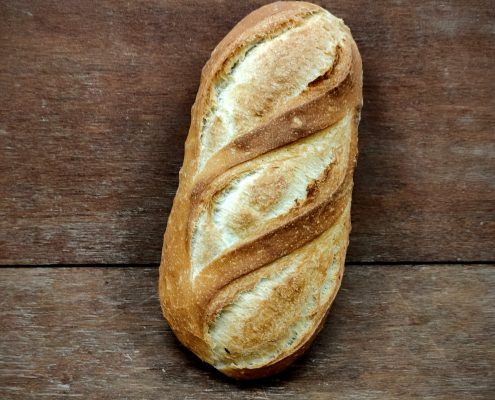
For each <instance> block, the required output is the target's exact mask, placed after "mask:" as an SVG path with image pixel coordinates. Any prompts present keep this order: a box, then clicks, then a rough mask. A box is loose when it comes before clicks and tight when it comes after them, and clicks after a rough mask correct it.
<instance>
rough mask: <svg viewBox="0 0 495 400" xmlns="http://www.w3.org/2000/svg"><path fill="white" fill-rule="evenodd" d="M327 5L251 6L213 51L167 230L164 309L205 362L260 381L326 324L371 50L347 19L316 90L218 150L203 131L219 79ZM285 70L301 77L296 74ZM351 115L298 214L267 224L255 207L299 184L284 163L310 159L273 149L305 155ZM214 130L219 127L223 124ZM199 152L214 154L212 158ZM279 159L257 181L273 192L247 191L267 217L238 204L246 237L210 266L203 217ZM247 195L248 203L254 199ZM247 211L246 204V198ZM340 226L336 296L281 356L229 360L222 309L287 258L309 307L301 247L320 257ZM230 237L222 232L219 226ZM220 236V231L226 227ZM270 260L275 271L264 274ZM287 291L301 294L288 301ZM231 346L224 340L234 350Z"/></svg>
mask: <svg viewBox="0 0 495 400" xmlns="http://www.w3.org/2000/svg"><path fill="white" fill-rule="evenodd" d="M321 13H324V10H323V9H321V8H320V7H318V6H316V5H313V4H310V3H304V2H277V3H273V4H270V5H267V6H264V7H261V8H260V9H258V10H256V11H254V12H253V13H251V14H250V15H248V16H247V17H246V18H244V19H243V20H242V21H241V22H240V23H239V24H238V25H236V27H234V29H233V30H232V31H231V32H230V33H229V34H228V35H227V36H226V37H225V38H224V39H223V40H222V41H221V42H220V44H219V45H218V46H217V47H216V49H215V50H214V51H213V53H212V56H211V58H210V60H209V61H208V63H207V64H206V65H205V67H204V69H203V72H202V77H201V85H200V88H199V90H198V95H197V98H196V102H195V104H194V106H193V108H192V120H191V127H190V130H189V134H188V137H187V140H186V146H185V156H184V164H183V166H182V168H181V171H180V183H179V188H178V191H177V194H176V197H175V199H174V204H173V207H172V211H171V213H170V216H169V221H168V225H167V230H166V233H165V237H164V247H163V252H162V259H161V264H160V280H159V291H160V301H161V305H162V309H163V313H164V316H165V318H166V319H167V321H168V323H169V324H170V326H171V328H172V329H173V331H174V333H175V334H176V335H177V337H178V338H179V340H180V341H181V342H182V343H183V344H184V345H186V346H187V347H188V348H190V349H191V350H192V351H193V352H194V353H196V354H197V355H198V356H199V357H200V358H201V359H203V360H204V361H207V362H210V363H213V364H214V365H215V366H216V367H217V368H219V369H220V370H221V371H222V372H224V373H225V374H227V375H229V376H232V377H235V378H240V379H245V378H257V377H262V376H267V375H270V374H273V373H276V372H278V371H280V370H282V369H283V368H285V367H286V366H287V365H289V364H290V363H291V362H292V361H293V360H294V359H295V358H297V357H298V356H299V355H300V354H302V352H304V350H305V349H306V348H307V347H308V346H309V343H310V342H311V341H312V340H313V338H314V337H315V336H316V334H317V332H318V331H319V330H320V329H321V327H322V324H323V321H324V319H325V316H326V314H327V312H328V309H329V307H330V305H331V303H332V301H333V298H334V297H335V295H336V293H337V290H338V287H339V285H340V280H341V277H342V273H343V267H344V257H345V251H346V247H347V241H348V233H349V230H350V221H349V209H350V201H351V192H352V174H353V170H354V165H355V160H356V157H357V125H358V122H359V113H360V108H361V104H362V98H361V90H362V88H361V85H362V82H361V80H362V69H361V59H360V56H359V52H358V50H357V47H356V45H355V43H354V41H353V40H352V37H351V35H350V32H349V31H348V29H347V28H346V27H345V26H344V25H343V24H341V25H339V27H338V34H339V35H340V36H339V39H338V43H337V46H336V50H335V55H333V60H334V61H333V64H332V65H331V66H330V69H329V70H328V71H327V72H326V73H325V74H323V75H322V76H320V77H318V79H315V80H314V81H313V82H309V84H308V85H307V88H306V89H305V90H303V91H302V92H301V93H299V94H298V95H297V96H295V97H290V98H289V97H288V98H287V101H286V102H285V104H283V105H282V106H278V108H277V107H275V106H273V107H272V109H270V112H268V111H267V112H266V115H262V116H260V118H259V123H257V124H254V125H253V126H252V127H250V126H248V128H246V129H245V130H241V129H240V128H239V129H238V130H239V131H240V134H239V135H238V136H234V137H231V138H230V139H229V140H228V141H227V142H226V143H225V144H224V145H223V146H217V148H214V151H213V152H211V154H210V155H209V156H208V157H206V156H205V155H204V154H205V148H206V146H205V144H204V143H203V142H202V139H201V137H200V136H201V135H202V134H205V133H204V132H203V130H204V129H205V128H204V126H205V119H206V118H207V116H209V115H211V114H212V111H211V110H212V109H213V108H214V106H215V105H216V104H217V103H218V99H216V98H215V92H214V88H215V87H217V86H218V85H219V83H218V82H220V81H221V79H223V77H224V76H228V75H229V74H230V73H231V72H232V70H233V68H232V64H233V63H234V62H235V60H236V57H237V58H239V57H241V62H242V61H243V60H244V59H245V58H246V56H245V55H243V54H244V53H245V52H246V48H247V46H255V45H257V43H263V42H264V41H266V40H268V39H270V38H272V37H276V35H280V32H285V31H287V30H289V31H290V30H291V29H294V27H299V26H304V24H305V23H306V22H305V21H307V19H308V18H309V17H310V16H312V15H316V14H321ZM325 13H326V12H325ZM324 15H325V16H326V15H327V14H324ZM328 15H329V14H328ZM332 18H334V17H332ZM326 29H328V28H326ZM253 44H254V45H253ZM243 52H244V53H243ZM242 57H244V58H242ZM284 79H290V76H289V77H285V78H284ZM270 101H271V100H270ZM349 116H350V117H349ZM347 117H349V118H350V123H349V126H350V128H346V126H347V125H345V124H344V125H342V126H344V128H338V129H340V130H341V131H342V132H344V131H345V132H346V133H345V134H344V135H343V136H342V135H341V136H342V139H338V140H340V142H338V143H337V144H335V146H334V148H333V150H332V151H334V159H332V160H330V161H328V160H327V162H329V164H328V165H327V166H326V167H325V168H324V170H323V172H322V173H321V174H320V173H319V175H318V176H317V178H315V179H313V180H312V181H311V183H310V184H309V185H308V186H307V190H306V195H305V198H304V199H303V200H299V199H296V200H295V205H293V206H291V208H290V210H289V211H288V212H285V213H279V214H277V215H276V216H275V217H273V218H271V219H266V220H263V221H260V222H259V224H256V216H257V215H266V214H267V213H269V212H270V207H272V208H273V207H274V206H273V205H274V204H277V202H279V203H280V202H282V200H281V199H282V197H283V196H284V192H286V191H287V190H289V189H288V188H289V187H290V184H291V182H290V181H291V176H289V178H287V179H288V180H286V179H284V177H283V176H284V175H283V174H282V173H281V172H277V168H278V169H281V168H282V167H281V166H282V165H284V166H285V165H288V167H287V168H289V169H288V170H289V171H292V170H297V169H298V168H299V167H298V166H297V165H295V166H293V165H292V164H290V163H291V159H290V157H289V158H287V159H288V160H289V161H285V159H284V158H280V157H279V158H278V159H275V161H274V160H273V159H270V157H271V154H278V153H277V152H280V150H279V149H286V148H287V149H289V150H287V151H289V152H291V151H292V153H290V154H297V147H295V146H299V143H305V142H304V140H306V139H304V138H308V139H311V138H312V137H313V136H315V135H316V134H319V135H320V134H322V133H321V132H323V134H326V133H325V132H327V131H328V129H332V127H334V126H337V125H338V124H340V123H341V122H342V121H344V120H345V118H347ZM239 126H241V125H239ZM213 129H214V128H212V129H211V132H213V133H214V132H215V131H214V130H213ZM335 129H337V128H335ZM340 130H337V131H336V132H337V133H338V132H340ZM219 132H220V133H221V132H222V131H219ZM235 133H237V131H236V132H235ZM206 134H207V133H206ZM346 137H347V138H346ZM332 140H333V139H332ZM335 140H337V139H335ZM308 143H309V142H308ZM291 146H292V147H291ZM293 147H294V150H292V148H293ZM200 159H204V160H205V161H204V162H203V164H201V162H200ZM270 160H271V161H270ZM268 162H271V163H272V164H273V165H274V167H273V168H272V169H271V170H270V172H269V173H267V172H266V171H265V172H264V175H263V174H262V173H260V174H259V175H260V176H259V179H258V178H257V179H258V180H257V181H256V185H258V186H260V187H265V186H266V188H271V187H273V189H272V190H271V191H270V190H261V191H260V190H259V189H258V191H256V190H254V189H251V191H250V192H249V193H248V194H249V195H251V198H249V199H248V200H249V201H254V203H253V204H255V206H256V207H258V209H259V210H260V211H259V212H258V213H257V214H256V213H254V211H252V210H251V208H250V207H252V206H249V207H247V206H246V207H247V208H246V209H245V210H241V211H243V212H244V211H245V212H244V213H241V212H240V211H239V215H238V217H236V218H234V219H233V220H228V221H227V222H225V221H223V222H222V223H227V224H230V225H229V226H231V227H232V226H233V227H234V228H235V229H238V230H239V232H241V233H242V235H243V236H242V238H240V237H237V239H236V240H237V241H236V242H233V244H229V246H230V247H229V246H227V247H225V246H224V247H222V248H220V249H219V250H218V252H217V253H214V254H213V253H212V254H213V255H214V257H213V256H211V255H210V254H207V255H208V256H211V257H213V258H211V257H210V258H211V260H210V259H209V258H208V257H206V258H204V257H203V258H204V259H206V260H207V261H201V263H200V265H199V266H195V265H192V264H193V262H192V261H191V260H192V258H193V255H192V253H191V248H192V246H193V245H194V243H192V242H193V239H192V238H193V237H194V234H195V232H196V231H197V230H198V229H199V230H201V229H200V228H198V226H200V222H199V221H200V220H201V218H203V217H204V216H205V215H208V216H209V215H210V214H211V213H213V212H214V210H213V209H214V208H215V207H214V204H216V203H215V202H218V201H219V200H218V199H219V198H221V197H222V196H226V193H227V194H228V192H229V190H231V189H229V188H231V187H233V186H232V185H233V183H232V182H236V179H237V180H239V179H241V178H242V177H243V176H247V175H246V174H251V175H253V174H254V175H255V178H256V177H257V176H256V173H257V172H256V173H254V172H253V171H259V170H261V169H262V168H265V167H264V166H265V165H266V164H267V163H268ZM284 163H285V164H284ZM291 168H292V169H291ZM294 168H295V169H294ZM277 173H278V174H279V175H277ZM294 173H296V172H294ZM240 177H241V178H240ZM271 177H272V178H271ZM253 179H254V178H253ZM271 179H272V180H273V182H272V185H271V184H270V180H271ZM292 180H294V178H292ZM229 185H230V186H229ZM263 185H265V186H263ZM253 199H254V200H253ZM244 201H247V200H246V198H245V200H244ZM239 208H240V209H242V206H240V207H239ZM260 213H261V214H260ZM205 218H206V217H205ZM229 218H230V217H229ZM229 218H227V219H229ZM251 219H252V220H251ZM257 225H259V226H257ZM211 229H212V230H211V231H208V232H207V234H208V233H209V232H213V233H211V235H214V233H215V232H216V231H215V230H214V229H216V228H214V227H213V228H211ZM332 229H334V230H335V233H332V235H334V236H332V237H333V238H334V239H332V240H335V241H336V243H337V244H338V246H336V248H335V254H334V256H333V257H334V260H337V270H336V272H335V273H336V275H335V276H336V277H337V278H336V279H335V280H334V281H332V282H333V283H332V286H331V288H330V292H329V293H328V298H327V299H326V300H325V301H323V300H322V301H321V302H320V304H319V305H318V306H317V307H315V309H314V311H313V312H312V313H311V317H310V322H308V324H309V325H308V326H309V328H305V330H304V331H301V332H302V333H301V334H300V337H298V339H297V340H298V341H297V343H295V344H294V345H292V347H290V346H289V347H290V349H289V348H288V349H287V350H286V351H281V352H279V353H277V354H274V356H273V357H271V359H270V360H268V361H266V362H265V361H263V362H262V361H250V362H251V363H254V364H252V367H248V368H246V367H242V366H237V365H238V364H236V360H235V359H234V358H235V355H234V354H232V355H231V356H229V354H226V355H224V356H225V357H224V356H221V357H220V358H219V356H218V355H217V354H216V353H215V350H214V349H213V348H212V346H213V344H214V339H213V337H212V333H211V332H210V329H211V330H213V329H214V327H215V324H217V320H218V317H219V315H220V314H221V313H222V312H223V311H225V310H228V309H229V305H231V304H234V303H235V302H236V301H238V299H239V298H240V296H241V294H242V293H250V292H252V291H253V290H255V288H256V287H257V285H259V284H260V282H261V281H262V280H263V279H267V278H266V273H268V272H267V271H272V272H271V273H273V274H275V275H272V277H276V276H279V275H280V273H281V272H280V271H283V270H284V268H286V266H287V265H292V266H293V267H291V268H295V271H296V272H294V273H295V274H299V275H300V278H301V279H299V280H297V279H298V278H297V277H295V278H292V277H289V278H288V279H292V281H293V282H298V283H297V284H296V283H294V288H295V289H294V291H293V292H288V291H287V290H285V291H284V292H283V296H286V297H284V298H283V299H282V300H280V301H291V302H292V303H293V302H300V304H303V303H304V301H303V300H301V298H300V297H301V296H302V295H300V293H302V292H301V291H302V289H301V287H304V282H309V281H308V279H309V278H306V277H304V276H303V275H304V272H301V271H303V269H302V266H301V265H299V264H297V265H296V264H294V262H295V261H293V257H294V256H293V255H295V254H297V255H298V257H302V258H301V259H305V260H309V258H310V257H311V256H312V254H313V253H311V252H310V251H309V250H306V249H309V248H310V247H307V244H311V243H316V239H317V238H318V237H320V235H323V234H324V233H325V232H329V231H330V230H332ZM207 234H206V236H207ZM221 234H222V233H221V232H220V233H219V235H221ZM213 239H214V240H217V241H218V240H219V239H218V238H217V236H214V238H213ZM205 240H207V239H205ZM325 240H326V239H325ZM212 243H213V242H212ZM229 243H230V242H229ZM322 243H323V242H322ZM213 244H215V243H213ZM318 246H320V247H317V248H318V249H320V250H321V249H324V247H322V246H323V245H318ZM296 250H297V251H296ZM320 250H318V251H320ZM306 253H308V254H306ZM322 254H323V253H322ZM202 256H204V255H202ZM320 257H323V258H321V260H320V261H316V264H315V268H317V269H316V270H315V271H321V274H322V275H321V276H322V278H321V279H320V281H321V282H320V283H321V284H323V277H324V274H325V271H326V268H327V266H326V265H325V263H326V262H328V260H327V258H328V257H327V256H325V257H327V258H324V256H323V255H322V256H320ZM203 258H201V260H203ZM280 260H281V261H280ZM284 260H286V261H284ZM325 260H327V261H325ZM279 261H280V262H279ZM305 262H306V261H304V262H303V263H305ZM277 263H279V264H280V265H279V264H277ZM284 263H285V264H284ZM299 263H301V261H299ZM203 264H204V265H203ZM294 266H295V267H294ZM265 268H268V269H267V270H266V271H265ZM287 270H288V269H286V271H287ZM273 271H275V272H273ZM276 271H278V272H276ZM319 273H320V272H319ZM263 274H265V275H263ZM277 274H279V275H277ZM280 276H281V275H280ZM288 276H289V275H288ZM263 277H264V278H263ZM274 279H278V278H274ZM301 285H302V286H301ZM308 293H309V292H308ZM287 296H289V297H290V300H287V299H288V298H289V297H287ZM291 296H292V297H294V296H295V297H294V298H292V297H291ZM298 296H299V297H298ZM296 297H297V298H296ZM264 301H270V299H265V300H264ZM273 302H275V300H274V299H273ZM274 304H275V303H274ZM298 304H299V303H298ZM274 312H276V310H275V311H274ZM291 318H292V317H289V316H288V317H287V321H289V320H291V321H293V319H291ZM260 323H261V322H260ZM287 323H288V322H287ZM291 323H294V321H293V322H291ZM218 329H220V328H218ZM284 329H285V330H286V329H287V327H283V326H281V327H276V332H275V333H276V334H279V331H282V330H284ZM243 340H244V339H243ZM245 340H246V346H248V344H247V343H248V341H250V343H253V341H254V342H256V340H257V339H256V336H255V335H254V336H252V337H246V338H245ZM258 340H261V339H259V338H258ZM241 344H242V343H241ZM227 350H228V349H225V351H226V352H227ZM246 351H247V350H246ZM241 356H242V354H241ZM241 358H242V357H241ZM246 359H247V353H246ZM232 360H233V361H232ZM231 361H232V362H231ZM256 362H259V363H261V364H259V365H258V364H256ZM225 363H227V364H225ZM246 365H248V364H246ZM249 365H251V364H249Z"/></svg>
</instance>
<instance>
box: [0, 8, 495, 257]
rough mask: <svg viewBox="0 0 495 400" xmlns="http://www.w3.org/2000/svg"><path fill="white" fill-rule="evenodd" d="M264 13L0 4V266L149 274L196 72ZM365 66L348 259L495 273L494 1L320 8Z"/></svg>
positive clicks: (178, 159) (172, 190) (174, 176)
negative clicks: (475, 265)
mask: <svg viewBox="0 0 495 400" xmlns="http://www.w3.org/2000/svg"><path fill="white" fill-rule="evenodd" d="M263 3H264V2H263V1H246V2H223V1H213V0H205V1H202V2H199V1H191V0H186V1H179V0H167V1H155V0H151V1H146V2H144V1H132V2H127V1H115V0H106V1H102V2H98V3H97V4H95V3H94V2H90V1H84V0H83V1H81V0H78V1H75V0H68V1H63V2H59V1H54V0H48V1H44V2H42V3H41V2H35V1H28V0H25V1H15V2H14V1H4V2H2V3H1V4H0V16H1V17H0V20H1V23H0V263H2V264H54V263H68V264H80V263H86V264H92V263H103V264H105V263H157V262H158V261H159V257H160V249H161V243H162V233H163V231H164V229H165V225H166V221H167V215H168V212H169V209H170V205H171V202H172V199H173V196H174V193H175V190H176V187H177V175H178V170H179V168H180V165H181V163H182V156H183V144H184V140H185V137H186V134H187V130H188V125H189V118H190V116H189V113H190V107H191V105H192V103H193V101H194V97H195V94H196V90H197V87H198V83H199V75H200V71H201V68H202V66H203V64H204V63H205V61H206V60H207V59H208V57H209V53H210V52H211V50H212V49H213V48H214V46H215V45H216V43H218V41H219V40H220V39H221V38H222V37H223V36H224V35H225V34H226V33H227V32H228V31H229V30H230V29H231V28H232V26H233V25H234V24H235V23H236V22H237V21H238V20H240V19H241V18H242V17H243V16H244V15H246V14H247V13H248V12H249V11H251V10H253V9H255V8H256V7H258V6H260V5H261V4H263ZM319 3H320V4H322V5H323V6H325V7H326V8H328V9H329V10H331V11H332V12H333V13H335V14H336V15H338V16H340V17H342V18H344V19H345V21H346V23H347V24H348V25H349V26H350V27H351V29H352V31H353V34H354V36H355V38H356V41H357V42H358V45H359V47H360V50H361V52H362V56H363V62H364V98H365V103H364V109H363V114H362V122H361V129H360V156H359V162H358V169H357V173H356V185H355V195H354V200H353V210H352V212H353V215H352V218H353V231H352V235H351V244H350V248H349V254H348V260H349V261H354V262H360V261H405V260H409V261H435V260H436V261H438V260H449V261H456V260H462V261H473V260H479V261H490V260H491V261H493V260H495V247H494V246H493V243H494V241H495V196H494V195H493V193H494V190H495V158H494V154H495V149H494V147H493V133H494V126H495V116H494V113H493V110H494V109H495V96H494V93H495V69H494V68H493V65H494V62H495V58H494V54H495V34H494V30H493V24H494V20H495V15H494V11H493V10H494V9H493V4H492V2H491V1H488V0H477V1H474V0H473V1H461V0H455V1H450V2H437V1H425V2H406V1H396V2H368V1H359V0H354V1H346V2H343V1H339V2H337V1H322V2H319Z"/></svg>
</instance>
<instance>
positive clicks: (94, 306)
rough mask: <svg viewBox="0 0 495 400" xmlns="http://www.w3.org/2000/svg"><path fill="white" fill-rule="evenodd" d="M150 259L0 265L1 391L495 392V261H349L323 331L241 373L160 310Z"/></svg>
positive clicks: (132, 395)
mask: <svg viewBox="0 0 495 400" xmlns="http://www.w3.org/2000/svg"><path fill="white" fill-rule="evenodd" d="M156 281H157V269H156V268H131V267H129V268H103V267H102V268H69V269H67V268H8V269H7V268H4V269H0V293H1V294H2V301H1V303H0V304H1V305H0V321H1V340H0V398H2V399H5V398H8V399H13V398H22V399H27V398H57V397H67V398H69V397H82V398H89V397H91V398H98V399H106V398H108V399H116V398H119V399H124V398H129V399H136V398H174V399H175V398H177V399H178V398H183V399H197V398H206V397H205V396H207V398H208V399H225V398H226V397H228V398H231V399H241V398H242V399H246V398H250V399H266V398H270V399H271V398H274V399H327V398H340V399H392V398H393V399H397V398H416V399H418V398H421V399H454V398H455V399H493V397H494V395H495V347H494V346H493V341H494V335H495V309H494V307H493V304H495V291H494V290H493V288H494V286H495V269H494V266H493V265H492V266H490V265H474V266H463V265H437V266H426V267H425V266H390V265H389V266H372V267H370V266H367V267H365V266H349V267H348V269H347V271H346V275H345V278H344V283H343V287H342V290H341V292H340V294H339V296H338V297H337V300H336V303H335V305H334V307H333V309H332V311H331V314H330V317H329V319H328V321H327V324H326V326H325V328H324V330H323V331H322V333H321V334H320V335H319V337H318V338H317V340H316V342H315V343H314V345H313V346H312V348H311V349H310V351H309V352H308V353H307V354H306V355H305V356H304V357H303V358H302V359H300V360H299V361H298V362H297V363H296V364H295V365H294V366H292V367H291V368H290V369H289V370H288V371H286V372H285V373H283V374H282V375H280V376H277V377H274V378H271V379H268V380H266V381H263V382H254V383H249V384H242V383H235V382H232V381H229V380H228V379H226V378H224V377H223V376H221V375H220V374H219V373H217V372H215V371H214V370H213V369H212V368H210V367H208V366H206V365H204V364H201V363H200V362H199V361H198V360H197V359H196V358H195V357H194V356H193V355H192V354H190V353H189V352H187V351H186V350H185V349H184V348H182V346H180V345H179V343H178V342H177V341H176V339H175V338H174V336H173V335H172V333H171V332H170V330H169V329H168V328H167V326H166V323H165V322H164V320H163V319H162V317H161V313H160V309H159V303H158V298H157V288H156Z"/></svg>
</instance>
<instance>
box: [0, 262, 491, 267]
mask: <svg viewBox="0 0 495 400" xmlns="http://www.w3.org/2000/svg"><path fill="white" fill-rule="evenodd" d="M159 265H160V264H156V263H145V264H98V263H92V264H6V265H0V268H124V267H132V268H153V267H159ZM345 265H346V266H352V267H355V266H374V265H376V266H387V265H390V266H397V265H403V266H420V265H422V266H428V265H446V266H448V265H494V266H495V262H494V261H427V262H425V261H389V262H383V261H351V262H346V263H345Z"/></svg>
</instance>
